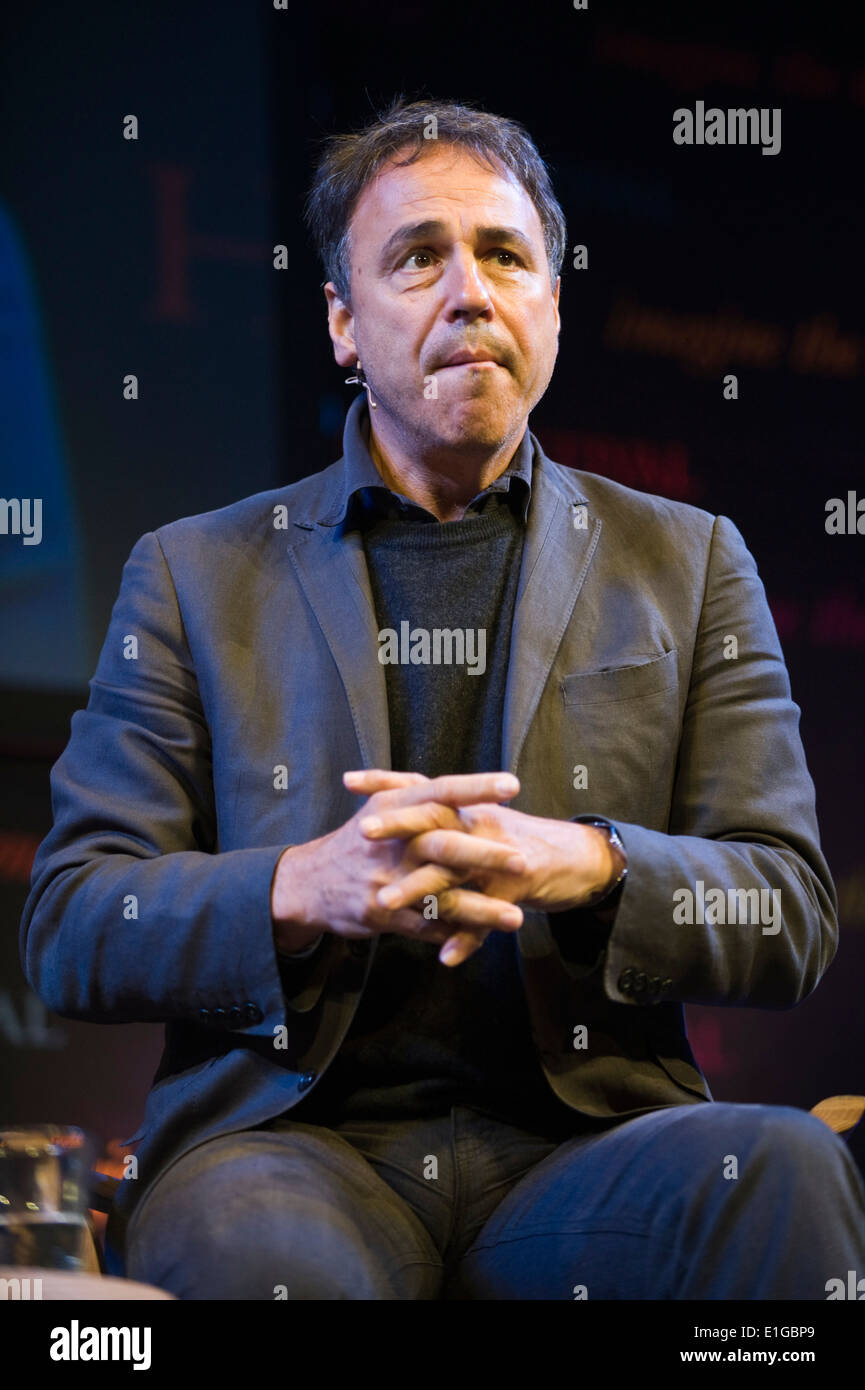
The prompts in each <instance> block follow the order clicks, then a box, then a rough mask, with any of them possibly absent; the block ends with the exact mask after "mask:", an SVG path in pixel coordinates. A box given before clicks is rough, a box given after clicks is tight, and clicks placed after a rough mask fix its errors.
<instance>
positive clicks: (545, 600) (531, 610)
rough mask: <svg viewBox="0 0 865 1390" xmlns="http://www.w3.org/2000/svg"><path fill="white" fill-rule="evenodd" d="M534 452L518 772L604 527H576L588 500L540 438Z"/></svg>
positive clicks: (523, 578) (524, 571) (512, 738)
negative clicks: (554, 462) (549, 456)
mask: <svg viewBox="0 0 865 1390" xmlns="http://www.w3.org/2000/svg"><path fill="white" fill-rule="evenodd" d="M533 438H534V436H533ZM535 449H536V455H537V456H536V461H535V467H534V470H533V473H532V500H531V505H530V507H529V518H528V527H527V530H526V539H525V544H524V546H523V557H522V565H521V567H520V579H519V586H518V589H517V601H516V607H515V611H514V621H513V626H512V628H511V647H510V658H509V661H508V678H507V684H506V687H505V708H504V727H503V730H502V750H503V751H502V761H503V764H504V769H505V770H506V771H508V772H512V773H514V774H515V773H516V770H517V764H518V763H519V760H520V754H521V752H522V748H523V744H524V743H525V739H526V734H527V733H528V730H529V727H530V725H531V721H532V719H533V718H534V715H535V711H536V710H537V707H538V702H539V701H540V698H541V694H542V692H543V689H544V686H545V685H546V683H547V678H548V676H549V674H550V668H551V666H552V664H553V661H554V660H555V656H556V652H557V651H558V649H559V645H560V643H561V640H562V637H563V636H564V634H565V630H566V629H567V626H568V623H569V622H570V621H571V615H572V613H573V611H574V605H575V604H576V601H577V598H578V596H579V593H580V589H581V588H582V586H583V580H584V579H585V577H586V573H587V572H588V568H589V565H590V564H591V562H592V557H593V555H594V553H595V548H596V546H597V543H598V537H599V535H600V532H601V523H600V521H599V520H597V519H596V518H593V517H591V516H590V515H589V514H588V511H587V512H586V525H585V527H575V526H574V516H575V513H574V510H573V508H574V506H580V505H587V504H586V503H585V498H584V497H583V496H582V495H581V493H580V492H579V490H578V488H577V482H576V478H575V479H574V481H573V485H572V486H570V480H569V479H565V480H563V481H560V480H559V478H558V477H557V475H556V471H555V470H554V466H553V465H551V464H550V461H549V460H548V459H547V458H546V455H545V454H544V452H543V450H542V449H541V447H540V445H539V444H538V443H537V440H535ZM517 801H519V798H517Z"/></svg>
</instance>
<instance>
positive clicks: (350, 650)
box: [289, 525, 390, 769]
mask: <svg viewBox="0 0 865 1390" xmlns="http://www.w3.org/2000/svg"><path fill="white" fill-rule="evenodd" d="M289 555H290V557H291V561H292V564H293V565H294V568H295V570H296V571H297V575H298V578H299V580H300V583H301V585H302V587H303V591H304V593H305V594H306V597H307V598H308V600H309V603H310V607H311V608H312V610H313V612H314V613H315V616H316V618H317V620H318V622H319V624H320V626H321V630H322V632H323V633H324V636H325V638H326V640H327V643H328V645H329V647H330V650H331V654H332V656H333V659H334V661H335V662H336V664H337V667H338V669H339V673H340V676H341V678H342V682H343V685H344V686H345V690H346V695H347V696H348V703H349V707H350V709H351V716H352V719H353V721H354V729H355V733H356V735H357V741H358V745H359V748H360V754H361V759H362V762H363V766H364V767H380V768H387V769H389V768H390V728H389V725H388V714H387V688H386V685H385V675H384V667H383V666H382V664H381V662H380V661H379V659H378V651H379V643H378V624H377V622H376V617H375V608H374V606H373V598H372V590H371V588H370V583H369V574H368V572H367V567H366V559H365V557H364V553H363V544H362V542H361V538H360V534H359V532H357V531H348V532H346V533H344V534H343V532H342V528H341V527H339V526H336V527H334V526H323V525H316V526H315V529H310V530H305V531H304V532H303V535H302V537H301V538H300V539H299V540H298V541H296V542H295V543H294V544H290V545H289Z"/></svg>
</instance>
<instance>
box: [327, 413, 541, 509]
mask: <svg viewBox="0 0 865 1390" xmlns="http://www.w3.org/2000/svg"><path fill="white" fill-rule="evenodd" d="M342 452H343V457H344V459H345V470H344V487H343V491H342V494H341V496H340V498H339V500H338V502H337V505H336V507H335V508H334V510H333V511H332V512H330V513H329V514H328V516H327V517H323V518H322V521H324V522H325V524H326V525H331V526H335V525H337V524H339V523H340V522H342V521H348V522H349V523H351V522H353V521H359V520H361V519H363V518H366V519H371V518H378V517H385V518H395V519H399V520H404V521H438V518H437V517H436V516H434V515H433V513H432V512H430V511H427V509H426V508H425V507H421V506H419V505H418V503H416V502H413V501H412V500H411V498H409V497H405V496H403V495H402V494H401V493H397V492H392V491H391V490H390V488H388V487H387V486H386V484H385V483H384V482H383V481H382V477H381V474H380V473H379V471H378V469H377V468H376V466H375V464H374V463H373V460H372V456H371V454H370V452H369V406H368V404H367V398H366V394H365V393H364V392H361V393H360V395H359V396H358V397H357V398H356V399H355V400H354V401H352V403H351V405H350V406H349V409H348V413H347V415H346V417H345V428H344V431H343V450H342ZM533 462H534V445H533V443H532V436H531V432H530V431H529V430H528V429H526V431H525V433H524V434H523V437H522V439H521V440H520V443H519V445H518V447H517V450H516V452H515V454H514V456H513V458H512V459H511V461H510V463H509V464H508V466H507V468H506V469H505V471H504V473H502V474H501V475H500V476H499V477H498V478H496V480H495V482H493V483H490V485H489V487H488V488H484V490H483V492H479V493H478V495H477V497H474V498H472V500H471V502H470V503H469V505H468V508H467V511H468V512H475V513H480V512H483V511H485V510H486V508H487V506H493V505H496V504H498V503H499V502H505V501H507V502H509V503H510V504H511V505H512V506H513V507H514V508H515V510H516V512H517V515H518V516H519V517H520V519H521V520H522V521H523V522H524V523H525V522H526V520H527V518H528V512H529V503H530V501H531V495H532V464H533Z"/></svg>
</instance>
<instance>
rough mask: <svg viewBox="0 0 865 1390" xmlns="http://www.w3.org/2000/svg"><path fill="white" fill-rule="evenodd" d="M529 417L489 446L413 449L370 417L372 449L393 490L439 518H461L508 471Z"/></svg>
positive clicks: (386, 483)
mask: <svg viewBox="0 0 865 1390" xmlns="http://www.w3.org/2000/svg"><path fill="white" fill-rule="evenodd" d="M527 423H528V420H527V418H526V419H524V420H522V421H521V422H520V424H519V425H518V427H517V431H516V432H515V433H514V434H512V435H510V436H509V437H508V438H507V439H505V440H503V441H502V442H501V444H499V445H497V446H496V447H495V448H493V449H490V447H489V446H486V445H484V446H473V445H472V444H471V443H466V444H465V445H464V446H462V447H460V448H459V449H453V448H448V447H443V446H435V445H433V446H431V447H430V448H428V449H423V448H421V449H418V450H412V451H411V452H409V451H408V450H406V449H405V448H404V446H403V445H402V444H401V443H400V441H399V440H396V439H391V438H389V437H388V431H387V429H386V428H385V429H382V428H381V427H382V425H384V421H379V420H376V421H375V424H373V421H372V417H370V428H369V452H370V457H371V458H372V461H373V463H374V464H375V466H376V468H377V469H378V471H379V473H380V474H381V477H382V481H383V482H384V484H385V485H386V487H389V488H390V490H391V491H392V492H398V493H400V494H401V495H402V496H403V497H409V498H410V499H411V500H412V502H416V503H417V504H418V506H419V507H425V508H426V510H427V511H429V512H432V514H433V516H435V517H437V518H438V520H439V521H459V520H460V519H461V518H462V517H463V516H464V515H465V510H466V507H467V506H468V504H469V502H471V500H472V498H473V497H477V495H478V493H479V492H483V491H484V489H485V488H488V487H489V486H490V483H494V482H495V480H496V478H499V477H501V475H502V473H504V471H505V469H506V468H507V466H508V464H509V463H510V461H511V459H512V458H513V457H514V454H515V453H516V452H517V449H518V448H519V445H520V441H521V440H522V438H523V435H524V434H525V431H526V425H527Z"/></svg>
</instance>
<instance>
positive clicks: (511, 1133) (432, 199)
mask: <svg viewBox="0 0 865 1390" xmlns="http://www.w3.org/2000/svg"><path fill="white" fill-rule="evenodd" d="M308 217H309V223H310V226H311V227H312V229H313V231H314V233H315V235H316V237H317V240H318V243H319V247H320V250H321V253H322V256H323V259H324V263H325V266H326V269H327V273H328V280H327V282H326V284H325V287H324V288H325V294H326V298H327V303H328V311H329V319H328V321H329V329H330V335H331V338H332V340H333V343H334V353H335V356H336V360H337V362H338V363H339V364H340V366H342V367H343V368H344V367H346V366H349V365H351V366H355V367H356V374H357V380H359V381H360V383H361V384H362V385H363V386H364V390H365V393H366V394H365V395H359V396H358V398H357V399H356V400H355V402H354V404H353V405H352V406H351V408H350V410H349V412H348V417H347V420H346V428H345V437H344V456H343V458H341V459H340V460H339V462H338V463H336V464H334V465H332V466H331V467H330V468H328V469H325V470H324V471H323V472H322V473H320V474H317V475H315V476H313V477H310V478H306V479H304V480H303V481H301V482H299V483H295V484H293V485H291V486H289V487H286V488H282V489H280V490H278V491H275V492H273V493H267V494H262V495H259V496H256V497H251V498H247V499H245V500H244V501H242V502H239V503H237V504H236V505H234V506H231V507H228V508H225V509H224V510H222V511H218V512H212V513H209V514H206V515H203V516H198V517H192V518H186V519H184V520H181V521H178V522H176V523H174V524H172V525H170V526H166V527H163V528H161V529H160V530H159V531H158V532H156V533H154V534H149V535H145V536H143V537H142V538H141V539H140V540H139V541H138V542H137V544H136V546H135V547H134V549H133V551H132V554H131V556H130V558H129V561H128V562H127V565H126V567H125V570H124V577H123V583H122V586H121V591H120V596H119V598H118V600H117V604H116V606H115V610H114V614H113V617H112V621H111V625H110V628H109V632H108V636H107V638H106V642H105V646H104V649H103V652H102V656H101V659H100V664H99V668H98V670H97V673H96V676H95V678H94V681H93V682H92V686H91V696H90V702H89V705H88V708H87V710H86V711H85V712H80V713H78V714H76V715H75V717H74V720H73V725H72V732H71V738H70V741H69V745H68V747H67V749H66V751H65V752H64V754H63V756H62V757H61V759H60V760H59V762H58V764H57V766H56V767H55V769H54V772H53V777H52V786H53V793H54V798H55V801H54V805H55V815H56V819H55V825H54V828H53V830H52V832H51V834H50V835H49V836H48V838H47V839H46V841H45V842H44V844H43V845H42V846H41V848H40V851H39V854H38V857H37V860H36V863H35V865H34V873H33V885H32V890H31V895H30V898H29V900H28V903H27V906H26V909H25V914H24V920H23V924H22V957H23V960H24V963H25V969H26V971H27V974H28V978H29V979H30V981H31V983H32V984H33V987H34V988H35V989H36V990H37V991H38V992H39V993H40V995H41V996H42V998H43V999H44V1000H45V1001H46V1003H47V1004H48V1005H49V1006H50V1007H51V1008H53V1009H54V1010H56V1011H57V1012H59V1013H61V1014H64V1015H66V1016H70V1017H77V1018H85V1019H90V1020H92V1021H97V1022H100V1021H101V1022H112V1023H115V1022H121V1021H132V1020H151V1021H156V1020H161V1021H164V1022H165V1024H166V1047H165V1053H164V1055H163V1058H162V1061H161V1063H160V1066H159V1069H158V1071H157V1074H156V1076H155V1078H154V1086H153V1089H152V1091H151V1093H150V1096H149V1097H148V1101H147V1108H146V1114H145V1119H144V1125H143V1127H142V1129H141V1130H140V1131H139V1132H138V1134H137V1135H135V1136H133V1137H132V1138H131V1139H130V1140H129V1141H127V1142H129V1143H130V1144H131V1143H134V1142H136V1141H138V1140H142V1141H143V1142H142V1145H141V1148H140V1149H139V1151H138V1154H137V1159H138V1168H137V1174H136V1175H135V1176H134V1177H133V1178H132V1179H131V1180H130V1181H128V1182H124V1183H122V1184H121V1185H120V1190H119V1195H118V1198H117V1202H116V1210H115V1212H114V1213H113V1216H112V1221H111V1225H110V1229H109V1257H110V1261H111V1267H112V1268H113V1269H115V1270H116V1271H118V1272H121V1271H123V1270H125V1271H126V1272H127V1273H129V1274H130V1275H131V1276H132V1277H136V1278H139V1279H144V1280H149V1281H150V1282H153V1283H156V1284H159V1285H161V1286H162V1287H164V1288H166V1289H168V1290H170V1291H171V1292H174V1293H176V1294H177V1295H178V1296H180V1297H182V1298H241V1299H255V1298H274V1297H276V1298H280V1297H284V1298H289V1299H317V1298H323V1299H331V1298H360V1299H363V1298H392V1299H402V1298H439V1297H447V1298H466V1299H478V1298H494V1297H496V1298H510V1299H520V1298H552V1299H573V1298H575V1297H576V1298H584V1297H588V1298H623V1299H630V1298H635V1299H637V1298H659V1297H660V1298H732V1297H745V1298H806V1299H819V1298H824V1297H825V1296H826V1292H825V1290H826V1283H827V1281H828V1280H829V1279H830V1278H834V1277H839V1276H840V1277H845V1276H844V1271H846V1270H847V1269H849V1268H859V1269H861V1268H863V1267H865V1239H863V1195H865V1194H863V1188H862V1182H861V1179H860V1177H859V1174H858V1172H857V1171H856V1168H855V1166H854V1164H853V1162H852V1160H851V1158H850V1156H849V1154H848V1152H847V1150H846V1147H845V1145H844V1143H843V1142H842V1141H841V1140H840V1139H839V1138H838V1137H837V1136H836V1135H834V1134H833V1133H832V1132H831V1131H830V1130H829V1129H828V1128H827V1127H826V1126H824V1125H823V1124H822V1122H821V1121H819V1120H817V1119H816V1118H815V1117H814V1116H812V1115H810V1114H808V1113H807V1112H805V1111H800V1110H797V1109H794V1108H791V1107H771V1106H755V1105H732V1104H721V1103H717V1102H714V1101H713V1100H712V1097H711V1094H710V1092H709V1089H708V1086H707V1085H706V1083H705V1080H704V1078H703V1077H702V1075H701V1073H700V1071H699V1069H698V1067H697V1065H696V1062H695V1061H694V1058H693V1056H692V1054H691V1051H690V1049H689V1047H688V1043H687V1039H686V1036H685V1030H684V1025H683V1011H682V1005H683V1003H686V1002H688V1001H694V1002H699V1003H713V1004H732V1005H743V1004H749V1005H752V1006H756V1007H766V1008H789V1007H791V1006H793V1005H794V1004H796V1003H798V1002H799V1001H800V1000H801V999H803V998H804V997H805V996H806V995H808V994H809V993H810V992H811V990H813V989H814V987H815V986H816V984H817V982H818V980H819V979H820V977H821V975H822V974H823V972H824V970H825V969H826V967H827V966H828V964H829V963H830V961H831V959H832V957H833V955H834V952H835V949H836V944H837V922H836V915H835V914H836V900H835V892H834V888H833V884H832V880H831V877H830V875H829V872H828V869H827V865H826V862H825V860H824V858H823V856H822V853H821V850H820V845H819V834H818V828H817V823H816V817H815V808H814V789H813V785H812V782H811V780H810V777H809V775H808V772H807V768H806V764H805V758H804V754H803V750H802V746H801V743H800V740H799V735H798V715H799V711H798V708H797V706H796V705H795V704H793V702H792V700H791V698H790V689H789V682H788V678H787V674H786V670H785V667H784V663H783V657H782V654H781V651H780V647H779V644H778V640H777V635H776V633H775V629H774V626H773V624H772V620H771V616H770V614H769V611H768V607H767V605H766V600H765V594H764V591H763V588H762V585H761V583H760V581H759V578H758V576H757V572H756V566H755V564H754V561H753V559H752V558H751V556H750V554H749V552H748V551H747V549H746V548H745V545H744V542H743V540H742V538H741V536H740V535H739V533H738V531H737V530H736V528H735V527H734V526H733V525H732V524H731V522H730V521H728V520H727V519H725V518H724V517H713V516H711V515H709V514H708V513H706V512H704V511H701V510H698V509H696V508H694V507H690V506H685V505H683V504H677V503H672V502H668V501H665V500H664V499H662V498H658V497H653V496H648V495H645V494H640V493H637V492H633V491H631V490H630V489H627V488H623V487H620V486H618V485H617V484H614V483H611V482H609V481H607V480H604V479H601V478H596V477H593V476H591V475H589V474H585V473H580V472H571V471H570V470H568V469H565V468H563V467H561V466H559V465H557V464H555V463H554V462H552V461H551V460H549V459H548V458H546V456H545V455H544V453H543V451H542V449H541V448H540V445H539V443H538V441H537V439H536V438H535V437H534V435H533V434H531V432H530V431H529V430H528V427H527V421H528V416H529V414H530V412H531V410H532V408H533V407H534V406H535V404H536V403H537V401H538V400H539V399H540V397H541V396H542V395H543V393H544V391H545V389H546V387H547V384H548V382H549V380H550V376H551V374H552V371H553V366H554V363H555V358H556V353H557V345H558V333H559V328H560V317H559V289H560V281H559V274H558V272H559V268H560V265H561V261H562V257H563V253H564V248H565V227H564V221H563V218H562V214H561V210H560V208H559V207H558V204H557V203H556V201H555V197H554V195H553V193H552V189H551V186H550V183H549V179H548V176H547V173H546V170H545V168H544V165H543V163H542V161H541V160H540V158H539V156H538V154H537V151H536V150H535V148H534V145H533V144H532V142H531V141H530V139H529V138H528V136H527V135H526V133H525V132H524V131H523V130H522V128H521V127H519V126H516V125H515V124H514V123H513V122H509V121H506V120H503V119H502V118H500V117H497V116H493V115H489V114H486V113H482V112H478V111H475V110H473V109H471V108H469V107H465V106H459V105H456V104H449V103H435V102H419V103H411V104H405V103H402V102H396V103H395V104H394V105H393V106H392V108H391V109H390V110H389V111H388V112H386V113H384V115H383V116H381V117H379V118H378V119H376V120H375V121H373V122H372V123H371V125H370V126H369V127H367V129H366V130H363V131H361V132H358V133H356V134H354V135H351V136H342V137H338V138H337V139H335V140H333V141H332V142H331V143H330V144H329V146H328V148H327V150H326V151H325V154H324V155H323V157H322V161H321V163H320V165H319V168H318V170H317V173H316V177H315V182H314V185H313V189H312V192H311V195H310V201H309V205H308ZM731 635H732V636H735V638H736V640H737V645H738V655H737V656H736V658H735V659H729V652H730V645H729V638H730V636H731ZM711 894H714V895H715V896H710V895H711ZM721 902H723V904H724V912H723V913H722V912H721V906H720V903H721ZM689 903H690V905H691V906H690V910H689V908H688V904H689ZM727 905H729V914H728V913H727V911H726V908H727ZM436 947H438V948H439V949H438V951H437V950H436Z"/></svg>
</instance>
